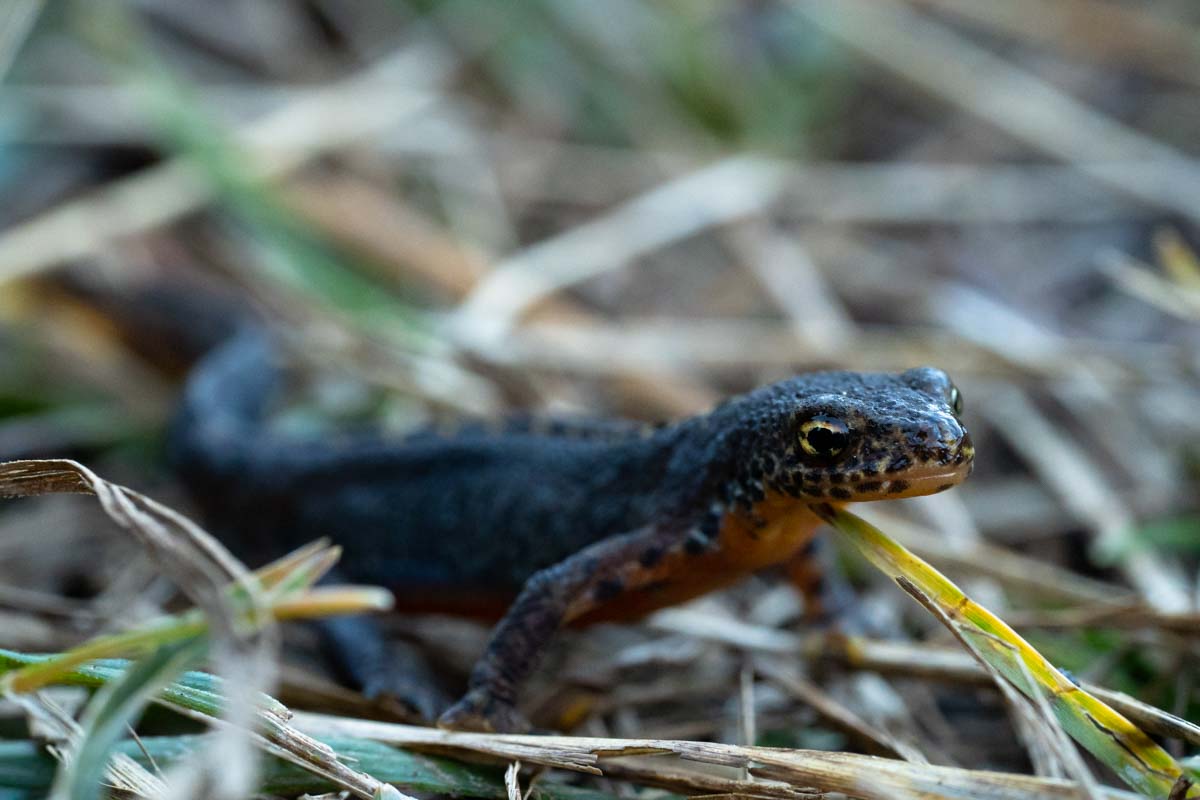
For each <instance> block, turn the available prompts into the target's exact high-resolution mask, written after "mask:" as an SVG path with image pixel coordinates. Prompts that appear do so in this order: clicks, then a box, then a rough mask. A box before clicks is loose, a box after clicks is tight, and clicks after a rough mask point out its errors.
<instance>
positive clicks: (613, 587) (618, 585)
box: [592, 578, 625, 603]
mask: <svg viewBox="0 0 1200 800" xmlns="http://www.w3.org/2000/svg"><path fill="white" fill-rule="evenodd" d="M624 588H625V584H624V583H623V582H621V581H620V580H617V579H616V578H605V579H604V580H601V581H599V582H598V583H597V584H596V585H595V587H593V588H592V598H593V599H594V600H595V601H596V602H597V603H606V602H608V601H609V600H612V599H613V598H614V597H616V596H617V595H619V594H620V593H621V591H622V590H623V589H624Z"/></svg>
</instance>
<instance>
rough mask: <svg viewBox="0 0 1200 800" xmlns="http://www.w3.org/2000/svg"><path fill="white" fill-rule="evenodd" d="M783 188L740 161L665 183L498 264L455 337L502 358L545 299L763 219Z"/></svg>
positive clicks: (770, 174) (763, 169)
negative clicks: (719, 229) (713, 232)
mask: <svg viewBox="0 0 1200 800" xmlns="http://www.w3.org/2000/svg"><path fill="white" fill-rule="evenodd" d="M782 186H783V175H782V174H781V173H780V172H779V170H777V169H775V168H774V167H773V166H772V165H771V164H769V163H767V162H763V161H759V160H757V159H752V158H742V157H739V158H731V159H726V160H722V161H719V162H717V163H716V164H713V165H710V166H707V167H704V168H703V169H699V170H697V171H695V172H693V173H690V174H687V175H684V176H683V177H680V178H676V179H674V180H671V181H668V182H666V183H664V184H663V185H661V186H659V187H656V188H655V189H652V190H651V191H649V192H646V193H644V194H642V195H639V196H638V197H636V198H634V199H633V200H630V201H628V202H627V203H624V204H622V205H620V206H618V207H617V208H616V209H613V210H611V211H609V212H607V213H605V214H604V215H603V216H601V217H599V218H597V219H595V220H592V221H591V222H589V223H587V224H585V225H577V226H576V227H574V228H572V229H570V230H569V231H567V232H565V233H563V234H560V235H558V236H556V237H553V238H551V239H548V240H545V241H543V242H540V243H538V244H536V245H534V246H533V247H530V248H528V249H527V250H525V251H523V252H521V253H519V254H517V255H515V256H512V257H510V258H508V259H506V260H504V261H502V262H501V263H499V264H497V265H496V267H495V269H493V270H492V272H490V273H489V274H488V275H487V277H485V278H484V279H483V280H482V281H481V282H480V283H479V285H478V286H476V287H475V289H474V290H473V291H472V292H471V294H470V295H468V297H467V299H466V300H465V301H464V302H463V304H462V307H461V308H460V310H459V314H458V320H457V323H456V327H457V329H458V330H457V333H458V335H459V336H460V337H462V339H463V341H464V342H465V343H466V344H468V345H470V346H473V347H476V348H478V349H479V350H481V352H484V353H488V354H492V355H493V356H497V354H498V352H503V351H500V349H499V347H498V346H499V344H500V343H501V337H504V336H505V335H506V334H507V333H509V332H510V331H511V330H512V329H513V328H514V327H516V325H517V323H518V322H519V321H520V317H521V315H522V314H523V313H524V312H525V311H526V310H527V309H528V308H530V307H531V306H532V305H533V304H535V303H537V302H538V301H540V300H541V299H543V298H545V297H548V296H550V295H552V294H553V293H555V292H557V291H560V290H562V289H564V288H566V287H568V286H571V285H573V284H576V283H579V282H581V281H584V280H587V279H588V278H592V277H595V276H596V275H599V274H601V273H602V272H605V271H607V270H613V269H617V268H620V267H622V266H625V265H626V264H628V263H630V262H631V261H633V260H634V259H636V258H637V257H638V256H641V255H645V254H646V253H648V252H652V251H654V250H656V249H658V248H661V247H664V246H666V245H667V244H670V243H672V242H676V241H679V240H681V239H683V238H686V237H688V236H692V235H694V234H696V233H698V232H700V231H702V230H705V229H706V228H710V227H713V226H716V225H721V224H724V223H728V222H731V221H733V220H737V219H741V218H743V217H746V216H748V215H750V214H752V213H754V212H756V211H761V210H762V209H763V208H765V207H766V206H767V205H769V204H770V203H771V202H773V201H774V199H775V198H776V196H777V195H778V193H779V191H780V189H781V188H782Z"/></svg>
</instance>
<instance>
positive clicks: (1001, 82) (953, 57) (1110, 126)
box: [793, 0, 1200, 219]
mask: <svg viewBox="0 0 1200 800" xmlns="http://www.w3.org/2000/svg"><path fill="white" fill-rule="evenodd" d="M793 6H794V7H795V8H796V9H797V10H798V11H800V13H802V14H804V16H805V17H806V18H807V19H809V20H810V21H812V22H813V23H815V24H816V25H817V26H818V27H819V28H821V29H822V30H824V31H826V32H827V33H830V34H832V35H833V36H836V37H838V38H839V39H841V40H842V41H844V42H846V43H847V44H849V45H850V46H851V47H853V48H854V49H855V50H856V51H857V52H859V53H860V54H861V55H863V56H865V57H867V58H870V59H871V60H873V61H875V62H877V63H879V64H881V65H882V66H884V67H885V68H887V69H889V70H891V71H893V72H895V73H896V74H898V75H900V76H902V77H904V78H905V79H906V80H908V81H911V82H913V83H915V84H917V85H919V86H921V87H923V88H925V89H927V90H929V91H931V92H934V93H936V94H937V95H939V96H941V97H943V98H944V99H946V100H948V101H950V102H952V103H954V104H956V105H959V106H961V107H962V108H964V109H966V110H967V111H969V112H971V113H972V114H974V115H976V116H978V117H980V118H982V119H985V120H987V121H988V122H989V123H991V124H992V125H994V126H996V127H997V128H999V129H1001V130H1003V131H1005V132H1007V133H1009V134H1010V135H1012V136H1015V137H1017V138H1019V139H1021V140H1023V141H1025V142H1028V143H1029V144H1030V145H1032V146H1034V147H1036V148H1038V149H1040V150H1042V151H1043V152H1046V153H1049V154H1051V155H1053V156H1056V157H1058V158H1061V159H1063V160H1064V161H1067V162H1070V163H1072V164H1074V165H1075V166H1076V167H1077V168H1078V169H1079V170H1080V171H1082V172H1084V173H1085V174H1087V175H1089V176H1091V177H1093V178H1095V179H1096V180H1098V181H1101V182H1103V183H1105V184H1107V185H1109V186H1111V187H1113V188H1115V189H1118V190H1120V191H1124V192H1127V193H1129V194H1131V195H1133V196H1135V197H1138V198H1139V199H1142V200H1144V201H1146V202H1148V203H1151V204H1154V205H1156V206H1159V207H1163V208H1171V209H1174V210H1176V211H1178V212H1180V213H1183V214H1186V215H1188V216H1189V217H1191V218H1192V219H1196V218H1200V193H1197V190H1196V187H1197V186H1198V185H1200V181H1198V180H1197V174H1198V167H1197V165H1196V163H1195V161H1194V160H1192V159H1190V158H1188V157H1187V156H1186V155H1184V154H1183V153H1181V152H1179V151H1178V150H1176V149H1174V148H1172V147H1170V146H1169V145H1166V144H1164V143H1162V142H1159V141H1156V140H1154V139H1152V138H1150V137H1148V136H1145V135H1143V134H1141V133H1140V132H1138V131H1137V130H1135V129H1134V128H1131V127H1129V126H1127V125H1124V124H1122V123H1121V122H1120V121H1118V120H1116V119H1114V118H1112V117H1109V116H1106V115H1105V114H1103V113H1101V112H1099V111H1096V110H1095V109H1093V108H1090V107H1089V106H1087V105H1085V104H1084V103H1082V102H1081V101H1079V100H1076V99H1075V98H1074V97H1072V96H1071V95H1069V94H1067V93H1066V92H1063V91H1060V90H1058V89H1057V88H1055V87H1054V86H1052V85H1051V84H1049V83H1047V82H1046V81H1044V80H1042V79H1041V78H1040V77H1038V76H1037V75H1036V74H1034V73H1032V72H1030V71H1027V70H1025V69H1022V68H1021V67H1020V66H1018V65H1016V64H1013V63H1010V62H1008V61H1005V60H1004V59H1002V58H1000V57H998V56H996V55H993V54H992V53H991V52H990V51H988V50H987V49H985V48H983V47H981V46H979V45H976V44H975V43H973V42H971V41H969V40H967V39H966V38H964V37H962V36H959V35H958V34H957V33H955V32H954V31H953V30H952V29H950V28H948V27H946V26H943V25H940V24H938V23H936V22H934V21H933V20H932V19H931V18H930V17H927V16H925V15H922V14H919V13H917V12H915V11H913V10H912V9H911V8H909V7H908V6H907V5H905V4H903V3H899V2H894V1H890V2H882V0H871V2H861V0H860V1H859V2H854V3H846V4H844V5H839V6H838V7H837V8H836V10H835V8H834V7H833V6H829V5H825V4H822V3H799V2H795V3H793ZM948 64H953V65H957V67H958V68H956V69H947V65H948ZM1138 159H1145V160H1148V161H1157V162H1159V163H1161V164H1167V165H1171V167H1172V169H1173V170H1174V171H1175V174H1174V176H1172V177H1171V179H1169V180H1159V181H1146V180H1144V179H1143V178H1141V177H1139V176H1137V175H1132V174H1127V173H1123V172H1117V173H1114V172H1113V171H1110V170H1109V169H1107V168H1106V166H1105V165H1104V164H1103V163H1102V162H1103V161H1106V160H1107V161H1122V160H1138Z"/></svg>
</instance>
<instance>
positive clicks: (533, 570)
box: [172, 330, 974, 730]
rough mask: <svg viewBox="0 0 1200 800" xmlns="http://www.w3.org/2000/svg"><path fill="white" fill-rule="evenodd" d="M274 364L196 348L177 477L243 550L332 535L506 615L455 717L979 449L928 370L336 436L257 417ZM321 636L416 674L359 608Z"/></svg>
mask: <svg viewBox="0 0 1200 800" xmlns="http://www.w3.org/2000/svg"><path fill="white" fill-rule="evenodd" d="M279 372H280V371H279V367H278V366H277V364H276V357H275V355H274V353H273V350H272V349H271V346H270V343H269V339H268V338H267V337H266V336H265V335H263V334H262V333H261V332H259V331H256V330H255V331H249V332H244V333H242V334H240V335H238V336H236V337H234V338H233V339H232V340H230V341H229V342H228V343H226V344H225V345H223V346H222V347H220V348H219V349H218V350H216V351H215V352H213V353H212V354H211V355H209V356H208V357H207V358H205V360H204V361H203V362H202V363H201V364H200V365H199V367H198V368H197V369H196V370H195V371H194V373H193V375H192V377H191V378H190V380H189V382H188V386H187V388H186V391H185V394H184V400H183V403H182V408H181V412H180V414H179V415H178V419H177V423H176V425H175V428H174V434H173V438H172V441H173V453H174V458H175V461H176V462H177V464H178V465H179V469H180V471H181V474H182V476H183V478H184V479H185V481H186V483H187V484H188V485H189V487H190V488H191V489H192V490H193V491H194V494H195V496H196V498H197V501H198V503H199V504H200V506H201V508H202V510H203V511H204V512H205V513H206V516H207V518H208V520H209V524H210V525H211V526H212V527H213V528H214V530H216V531H217V532H218V533H220V534H222V535H223V536H224V537H225V538H226V539H227V540H230V541H232V542H235V543H238V544H240V545H241V547H240V549H241V552H242V553H243V555H245V556H246V557H249V558H255V559H258V560H265V559H267V558H269V557H272V556H278V555H280V554H281V553H282V552H285V551H287V550H289V549H291V548H294V547H296V546H299V545H300V544H303V543H306V542H308V541H311V540H312V539H314V538H316V537H319V536H329V537H331V538H333V539H334V540H335V541H336V542H337V543H338V544H340V545H341V546H342V547H343V548H344V556H343V558H342V561H341V564H340V566H339V569H340V573H339V575H338V577H339V578H340V579H348V580H353V581H356V582H368V583H376V584H381V585H384V586H387V587H389V588H391V589H392V590H393V591H394V593H395V594H396V596H397V598H398V603H399V605H400V606H401V607H402V608H414V609H429V610H447V611H455V612H462V613H477V614H494V615H496V616H500V615H501V613H502V612H503V613H502V618H501V619H500V621H499V623H498V624H497V626H496V627H495V629H494V631H493V633H492V638H491V642H490V644H489V645H488V646H487V649H486V651H485V652H484V654H483V656H482V657H481V658H480V660H479V662H478V663H477V665H476V667H475V669H474V671H473V672H472V674H471V678H470V685H469V690H468V692H467V694H466V696H465V697H463V698H462V699H461V700H459V701H458V703H457V704H455V705H453V706H452V707H451V708H450V709H449V710H448V711H446V712H445V713H444V714H443V715H442V717H441V722H442V724H444V725H447V726H451V727H457V728H475V729H493V730H515V729H519V728H521V727H523V725H524V723H523V721H522V719H521V718H520V716H519V715H518V714H517V712H516V710H515V703H516V700H517V695H518V691H519V688H520V686H521V683H522V682H523V681H524V680H525V679H526V677H528V675H529V674H530V672H531V671H532V670H533V669H534V667H535V666H536V665H537V663H538V660H539V657H540V656H541V654H542V652H543V651H544V649H545V647H546V645H547V643H548V642H549V641H550V639H551V638H552V637H553V636H554V634H555V632H556V631H557V630H559V629H560V628H562V627H563V626H564V625H568V624H580V623H587V622H592V621H596V620H611V619H629V618H633V617H637V616H638V615H641V614H645V613H647V612H649V611H652V610H654V609H656V608H661V607H663V606H667V605H671V604H674V603H679V602H682V601H684V600H687V599H690V598H692V597H696V596H697V595H700V594H703V593H705V592H709V591H712V590H713V589H717V588H719V587H722V586H726V585H728V584H731V583H733V582H734V581H736V580H738V579H740V578H742V577H743V576H745V575H747V574H749V573H751V572H754V571H755V570H758V569H761V568H763V567H766V566H769V565H774V564H783V565H787V566H788V568H789V572H792V573H793V574H801V573H804V572H806V570H805V569H804V566H805V565H806V564H811V563H812V560H811V552H810V549H809V548H808V547H807V545H808V543H809V542H810V541H811V539H812V536H813V533H814V531H815V529H816V528H817V526H818V519H817V517H816V516H815V515H814V514H813V513H812V512H811V510H810V508H809V506H810V504H811V503H820V502H826V498H834V499H835V500H836V501H844V502H851V501H853V502H859V501H866V500H878V499H885V498H896V497H912V496H916V495H924V494H930V493H933V492H935V491H941V490H942V489H946V488H949V487H950V486H953V485H955V484H957V483H959V482H960V481H962V480H963V479H964V478H966V477H967V475H968V474H969V473H970V470H971V463H972V458H973V456H974V450H973V448H972V445H971V440H970V437H969V436H968V435H967V433H966V431H965V430H964V429H963V426H962V424H961V423H960V422H959V419H958V414H957V413H956V410H955V405H956V403H957V402H958V400H957V398H958V392H957V390H956V389H955V388H954V386H953V384H952V383H951V382H950V379H949V378H948V377H947V376H946V375H945V373H943V372H941V371H940V370H937V369H932V368H928V367H925V368H921V369H912V370H909V371H907V372H902V373H899V374H865V373H853V372H817V373H811V374H806V375H800V376H798V377H794V378H791V379H789V380H785V381H781V382H779V383H776V384H772V385H770V386H765V387H763V388H761V389H758V390H756V391H753V392H750V393H748V394H745V395H742V396H740V397H736V398H733V399H731V400H729V401H727V402H725V403H723V404H721V405H720V406H718V407H717V408H715V409H713V410H712V411H710V412H708V413H707V414H703V415H701V416H697V417H693V418H690V419H684V420H681V421H679V422H676V423H674V424H670V425H664V426H661V427H656V428H655V427H647V426H644V425H641V424H636V423H627V422H623V421H615V422H609V421H601V422H593V421H580V422H577V423H576V422H572V421H557V422H554V423H553V424H533V423H531V422H530V420H529V419H528V418H524V419H522V420H518V421H516V422H513V423H511V424H496V425H477V426H467V427H465V428H463V429H462V430H460V431H458V432H456V433H454V434H440V433H437V432H433V431H430V432H424V433H420V434H417V435H414V436H410V437H407V438H402V439H396V438H393V439H389V438H386V437H383V436H381V435H379V434H374V433H361V432H360V433H355V434H347V435H346V436H344V437H342V438H339V439H334V440H327V439H321V440H312V439H295V438H291V439H289V438H287V437H282V436H279V435H277V434H274V433H272V432H271V431H270V430H269V429H268V427H267V426H266V425H265V419H266V417H267V416H268V411H269V406H270V403H271V399H272V397H273V395H274V392H275V388H276V386H277V384H278V383H279V377H280V374H279ZM807 571H808V572H813V570H811V569H809V570H807ZM505 609H507V611H505ZM326 632H327V633H328V635H329V636H330V638H331V639H332V640H333V641H334V642H335V643H336V645H337V647H336V652H337V654H338V655H339V656H340V658H341V659H342V663H343V666H344V668H345V671H346V672H347V674H348V676H349V678H350V679H352V680H353V681H354V682H356V683H357V684H359V685H360V686H361V687H362V688H363V689H364V690H365V691H368V692H376V693H378V692H390V693H393V694H395V695H403V694H404V693H405V692H406V691H408V690H410V689H411V688H412V684H411V682H410V681H409V679H408V678H407V677H406V676H405V675H403V674H401V670H400V669H399V668H398V667H397V666H396V663H397V658H396V656H394V654H393V651H392V650H391V649H390V645H389V643H387V642H386V641H385V640H384V639H383V637H382V636H381V635H380V633H379V631H378V630H377V629H376V628H375V627H374V624H373V622H372V621H371V620H369V619H356V620H353V619H352V620H339V621H337V622H331V623H329V624H328V626H327V628H326ZM402 699H403V698H402ZM414 705H416V706H417V707H418V708H421V709H423V710H426V711H429V710H432V706H431V705H427V704H423V703H420V702H414Z"/></svg>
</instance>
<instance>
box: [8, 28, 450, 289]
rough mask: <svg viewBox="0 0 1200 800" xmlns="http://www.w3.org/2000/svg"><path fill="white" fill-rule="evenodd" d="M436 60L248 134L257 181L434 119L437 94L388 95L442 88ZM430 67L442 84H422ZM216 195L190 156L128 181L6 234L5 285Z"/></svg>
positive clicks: (311, 99)
mask: <svg viewBox="0 0 1200 800" xmlns="http://www.w3.org/2000/svg"><path fill="white" fill-rule="evenodd" d="M429 55H430V54H429V53H427V52H425V51H424V50H423V49H420V48H416V49H414V50H413V51H401V52H399V53H395V54H393V55H391V56H390V57H388V58H386V59H384V60H382V61H381V62H379V63H378V64H376V65H374V66H372V67H370V68H368V69H366V70H363V72H362V73H361V74H358V75H355V76H352V77H351V78H348V79H346V80H345V81H343V82H340V83H338V84H335V85H332V86H327V87H323V88H320V89H317V90H314V91H313V92H311V93H308V94H306V95H305V96H303V97H301V98H300V99H298V100H295V101H293V102H292V103H290V104H288V105H285V106H284V107H283V108H280V109H278V110H276V111H273V112H271V113H270V114H267V115H265V116H264V117H263V118H261V119H258V120H255V121H253V122H251V123H249V124H248V125H246V126H244V127H243V128H242V129H241V130H240V131H238V133H237V138H238V143H239V145H240V146H241V147H243V148H244V149H245V151H246V153H247V158H246V163H247V164H251V165H253V166H254V170H255V174H254V176H253V177H254V178H256V179H258V180H271V179H275V178H278V177H280V176H282V175H286V174H287V173H289V172H291V171H293V170H295V169H297V168H299V167H301V166H303V165H304V164H305V163H307V162H308V161H309V160H310V159H312V158H314V157H316V156H319V155H321V154H322V153H325V152H327V151H329V150H335V149H337V148H339V147H343V146H345V145H347V144H349V143H352V142H355V141H358V140H360V139H362V138H364V137H370V136H371V135H373V134H378V133H380V132H382V131H384V130H387V129H389V128H392V127H394V126H396V125H398V124H400V123H401V122H402V121H403V120H405V119H406V118H408V117H410V116H411V115H414V114H418V113H420V112H423V111H427V110H428V108H429V107H430V106H431V105H432V104H433V102H434V101H435V97H434V96H433V95H431V94H428V93H425V92H421V91H415V92H397V91H395V89H394V88H393V89H389V90H388V91H387V92H386V94H384V93H382V92H381V91H380V88H379V87H380V86H381V85H383V86H386V85H387V84H388V82H389V81H392V80H396V79H398V78H401V77H402V76H403V75H405V74H408V75H409V76H411V77H418V76H420V77H427V78H429V79H430V82H431V83H436V81H437V80H439V79H440V77H441V74H440V71H438V70H437V69H436V65H437V64H438V63H439V62H438V59H437V58H428V56H429ZM431 67H434V68H435V69H434V70H433V72H434V74H433V75H428V74H426V75H422V73H425V72H427V71H429V70H430V68H431ZM383 98H386V102H381V99H383ZM298 132H301V133H300V135H299V136H298V135H297V133H298ZM213 191H214V190H213V187H212V185H211V184H210V183H209V182H208V181H207V180H206V177H205V176H204V174H203V173H202V172H201V171H199V170H198V169H196V167H195V166H194V165H193V164H191V163H190V162H188V161H187V160H185V159H184V158H182V157H180V158H175V159H171V160H169V161H166V162H164V163H162V164H159V165H157V166H153V167H149V168H147V169H145V170H142V171H140V172H137V173H134V174H132V175H130V176H128V177H125V178H121V179H119V180H117V181H114V182H113V183H111V184H108V185H107V186H104V187H102V188H100V189H97V190H95V191H94V192H91V193H89V194H87V195H85V196H83V197H81V198H79V199H77V200H72V201H69V202H66V203H63V204H61V205H59V206H56V207H54V208H52V209H50V210H49V211H46V212H45V213H44V214H42V215H40V216H38V217H35V218H34V219H31V220H29V221H28V222H25V223H23V224H21V225H19V226H17V227H15V228H12V229H10V230H8V231H5V232H4V233H3V234H2V235H0V264H3V265H4V266H3V268H0V282H5V281H10V280H13V279H15V278H19V277H22V276H24V275H28V274H30V273H33V272H37V271H39V270H43V269H47V268H49V267H53V266H57V265H59V264H62V263H64V262H66V261H69V260H71V259H75V258H82V257H86V256H88V255H92V254H94V253H96V252H98V251H100V250H102V249H103V248H105V247H106V246H108V245H109V244H110V243H111V242H114V241H116V240H118V239H120V238H121V237H125V236H132V235H135V234H139V233H143V232H145V231H148V230H152V229H154V228H156V227H159V226H162V225H165V224H168V223H170V222H173V221H174V220H176V219H178V218H179V217H181V216H183V215H185V214H187V213H188V212H190V211H194V210H196V209H197V208H200V207H202V206H203V205H204V204H205V203H207V202H209V201H210V200H211V199H212V197H213Z"/></svg>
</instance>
